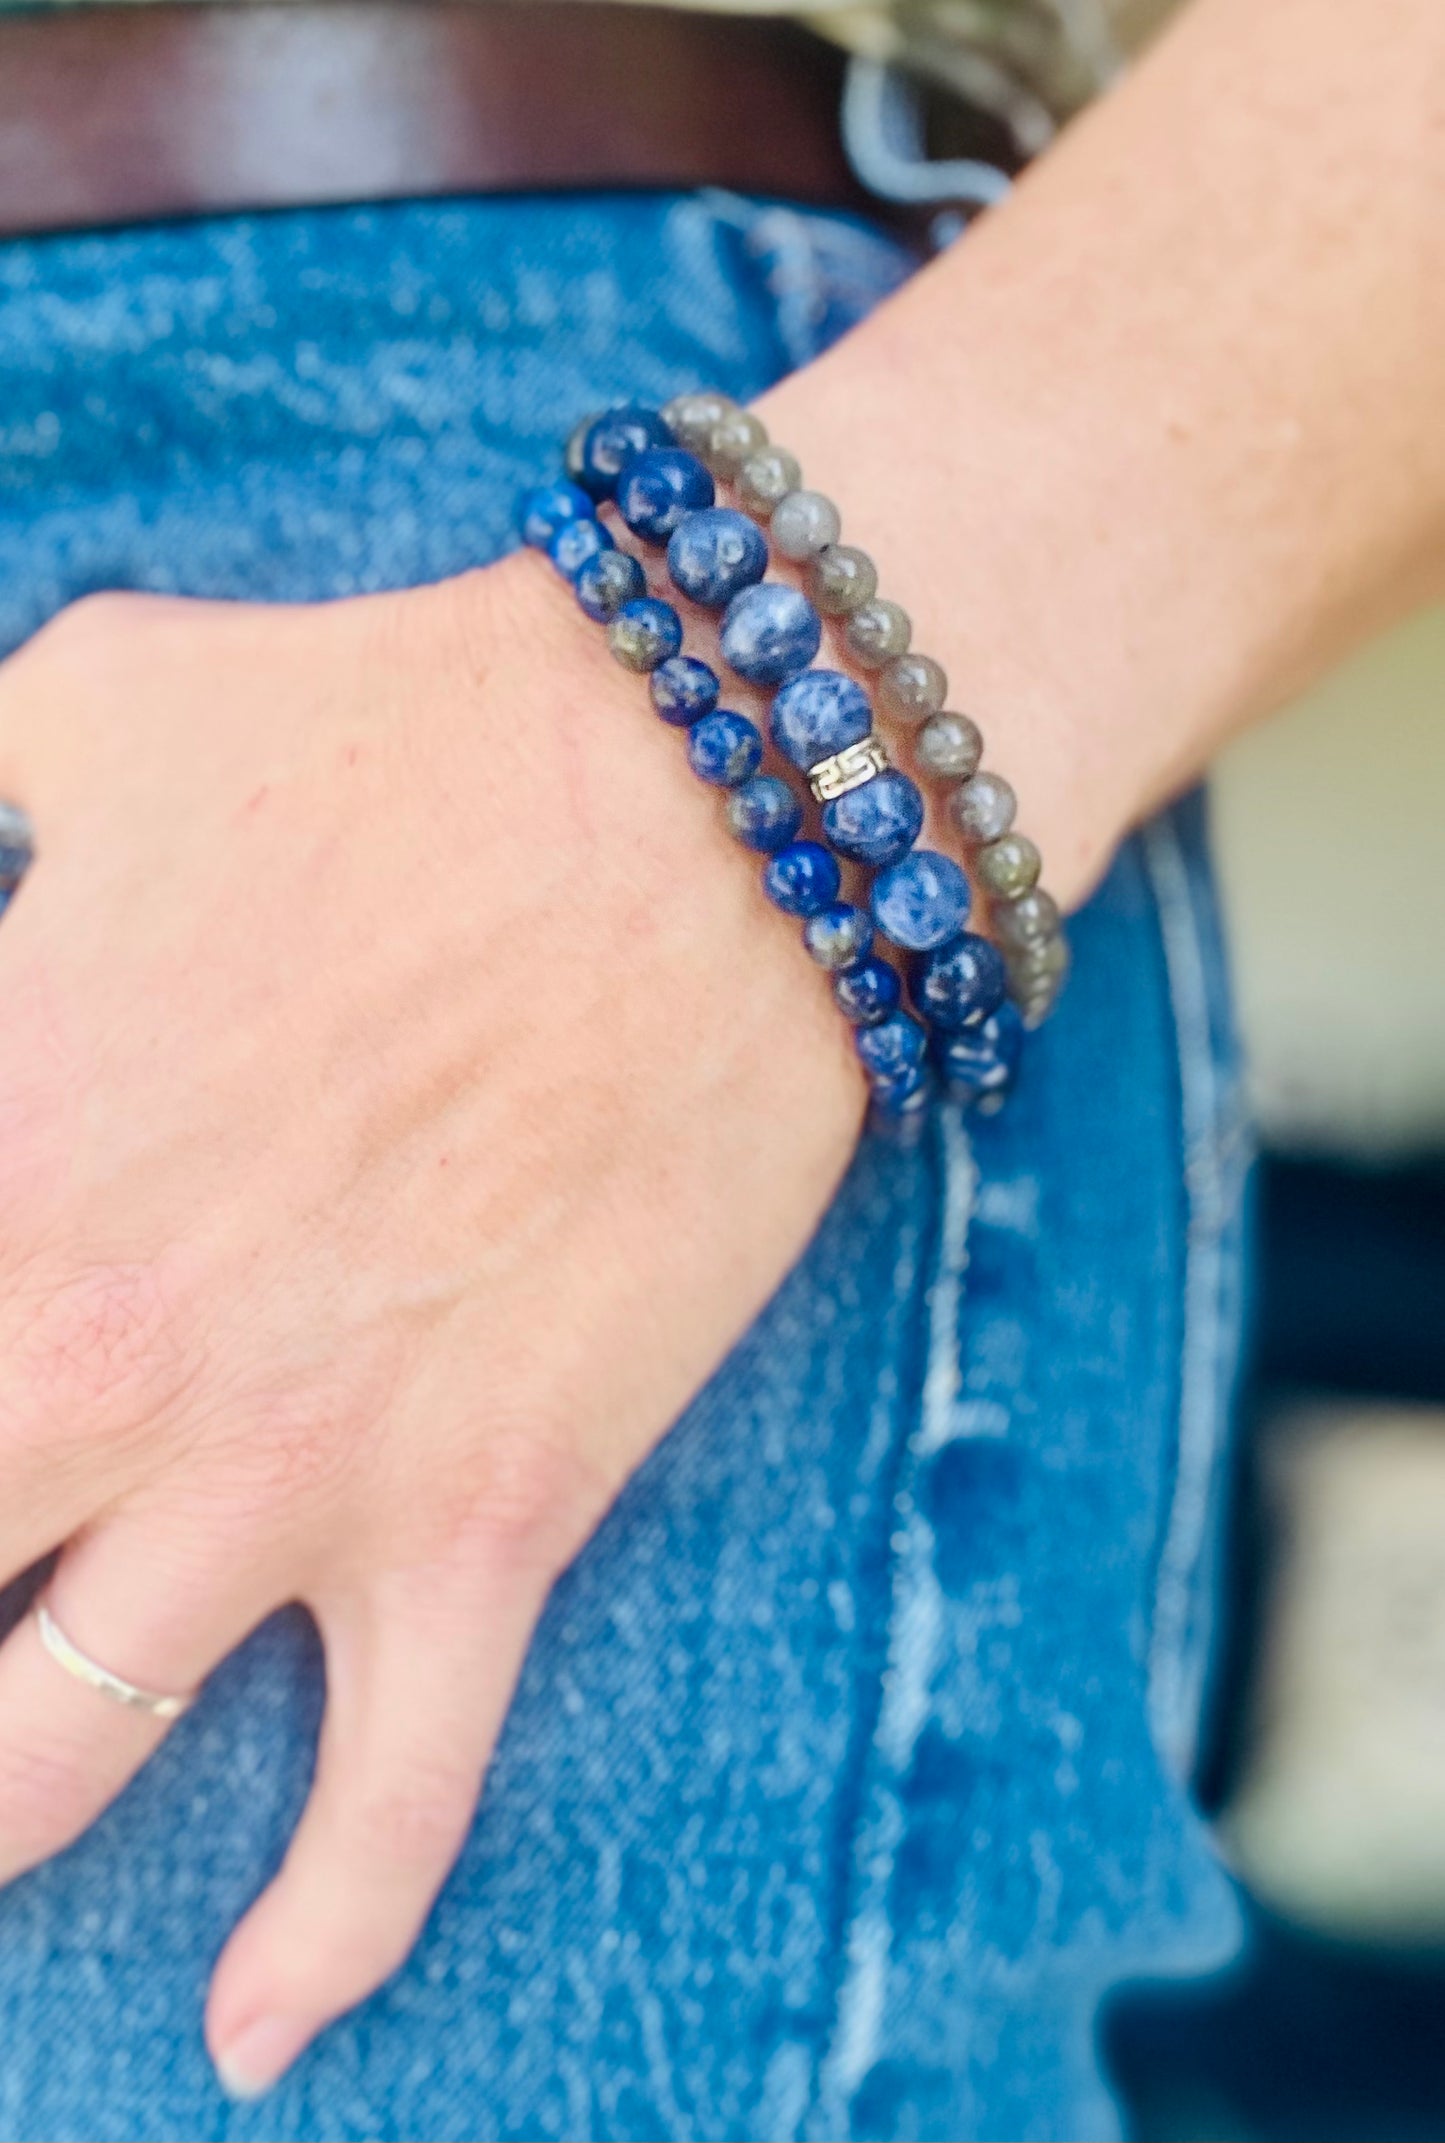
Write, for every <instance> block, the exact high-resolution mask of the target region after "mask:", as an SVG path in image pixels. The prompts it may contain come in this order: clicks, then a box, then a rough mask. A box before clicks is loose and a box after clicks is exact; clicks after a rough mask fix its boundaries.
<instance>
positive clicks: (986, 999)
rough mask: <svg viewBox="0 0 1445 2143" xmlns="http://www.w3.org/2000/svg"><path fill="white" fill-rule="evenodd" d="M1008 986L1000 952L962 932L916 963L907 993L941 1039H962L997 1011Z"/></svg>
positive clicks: (983, 939) (982, 939)
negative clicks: (944, 1036) (950, 1036)
mask: <svg viewBox="0 0 1445 2143" xmlns="http://www.w3.org/2000/svg"><path fill="white" fill-rule="evenodd" d="M1007 985H1008V975H1007V972H1006V970H1005V968H1004V964H1003V956H1002V954H1001V953H1000V952H999V949H998V947H997V946H996V945H991V944H990V943H989V941H988V939H987V938H980V937H975V936H974V935H973V933H972V932H971V931H965V932H964V934H963V935H962V937H959V938H955V940H954V941H953V943H952V944H951V945H945V946H943V947H941V949H940V950H939V951H937V952H933V953H930V954H929V956H928V958H927V959H926V960H920V961H919V963H918V966H917V968H916V969H915V970H914V974H913V978H912V985H911V987H912V995H913V1002H914V1003H915V1004H916V1005H917V1007H918V1009H919V1011H920V1012H921V1013H922V1014H923V1016H924V1018H925V1019H926V1020H928V1021H929V1023H930V1024H931V1025H932V1026H934V1027H937V1028H938V1030H939V1032H940V1033H942V1034H961V1033H962V1032H963V1030H964V1029H965V1028H966V1027H976V1026H978V1025H980V1023H981V1022H982V1021H984V1020H986V1019H987V1018H988V1017H989V1014H990V1013H992V1012H996V1011H997V1010H998V1008H999V1006H1000V1005H1001V1004H1002V1003H1003V1000H1004V992H1005V989H1006V988H1007Z"/></svg>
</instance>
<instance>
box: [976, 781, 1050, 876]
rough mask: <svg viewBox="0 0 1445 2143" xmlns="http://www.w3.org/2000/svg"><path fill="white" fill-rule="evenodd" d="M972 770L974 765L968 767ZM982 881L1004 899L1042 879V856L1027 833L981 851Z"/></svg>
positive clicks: (1009, 836)
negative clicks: (1040, 869) (1040, 870)
mask: <svg viewBox="0 0 1445 2143" xmlns="http://www.w3.org/2000/svg"><path fill="white" fill-rule="evenodd" d="M965 771H966V772H968V773H972V771H973V768H972V767H969V768H967V769H966V770H965ZM974 868H975V869H976V870H977V872H978V879H979V884H980V885H981V886H982V887H983V889H984V891H985V892H987V893H994V894H996V895H998V897H999V898H1000V899H1003V900H1017V899H1018V897H1019V895H1020V893H1027V892H1029V891H1030V890H1031V888H1032V887H1034V886H1036V885H1037V884H1038V882H1039V868H1040V857H1039V852H1038V850H1037V849H1036V848H1035V847H1034V844H1033V842H1032V841H1031V840H1030V839H1029V837H1028V835H1027V834H1026V833H1006V834H1005V835H1004V836H1003V839H1002V840H1000V841H991V842H990V843H989V845H988V847H987V848H981V849H980V850H979V852H978V860H977V862H976V863H975V865H974Z"/></svg>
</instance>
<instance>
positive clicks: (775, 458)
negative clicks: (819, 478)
mask: <svg viewBox="0 0 1445 2143" xmlns="http://www.w3.org/2000/svg"><path fill="white" fill-rule="evenodd" d="M802 481H803V471H802V467H801V465H800V463H799V461H798V457H797V455H796V454H790V453H789V452H788V450H787V448H786V447H785V446H765V447H764V448H763V449H762V452H761V453H758V454H749V456H748V458H747V460H746V461H745V462H744V463H743V465H742V467H741V468H740V469H739V470H738V473H737V494H738V504H739V506H741V507H742V509H743V512H744V513H750V514H751V515H752V517H753V519H754V520H755V521H766V520H767V518H768V515H769V514H770V513H771V512H772V510H773V508H774V507H775V506H776V505H777V503H778V501H779V499H785V498H786V497H787V495H788V493H789V492H790V491H796V490H797V488H798V486H799V484H800V483H801V482H802Z"/></svg>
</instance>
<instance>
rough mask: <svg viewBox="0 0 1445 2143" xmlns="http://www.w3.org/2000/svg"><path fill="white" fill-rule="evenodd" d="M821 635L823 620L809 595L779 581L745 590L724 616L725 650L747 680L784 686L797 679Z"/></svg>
mask: <svg viewBox="0 0 1445 2143" xmlns="http://www.w3.org/2000/svg"><path fill="white" fill-rule="evenodd" d="M822 638H823V620H822V619H821V618H820V617H819V615H818V613H817V611H816V610H815V609H814V608H813V606H812V604H811V603H810V602H809V601H808V598H807V597H806V595H799V593H798V591H797V589H796V588H785V587H783V586H782V584H781V583H780V582H778V581H775V580H770V581H764V582H763V584H762V586H761V587H757V588H744V590H743V592H742V594H741V595H735V596H734V597H733V599H732V601H731V602H730V603H729V604H728V607H727V610H726V612H725V613H724V615H723V622H722V651H723V654H724V655H725V656H726V658H727V660H728V661H729V662H730V663H731V664H732V666H733V668H734V669H735V670H736V671H737V673H738V675H739V677H746V678H747V680H748V682H749V684H754V685H780V684H784V683H785V682H786V681H787V679H788V678H790V677H796V676H797V674H798V672H799V670H806V668H807V667H808V664H809V663H810V662H811V661H812V659H813V657H814V656H815V655H816V654H817V652H818V648H819V645H820V644H821V642H822Z"/></svg>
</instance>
